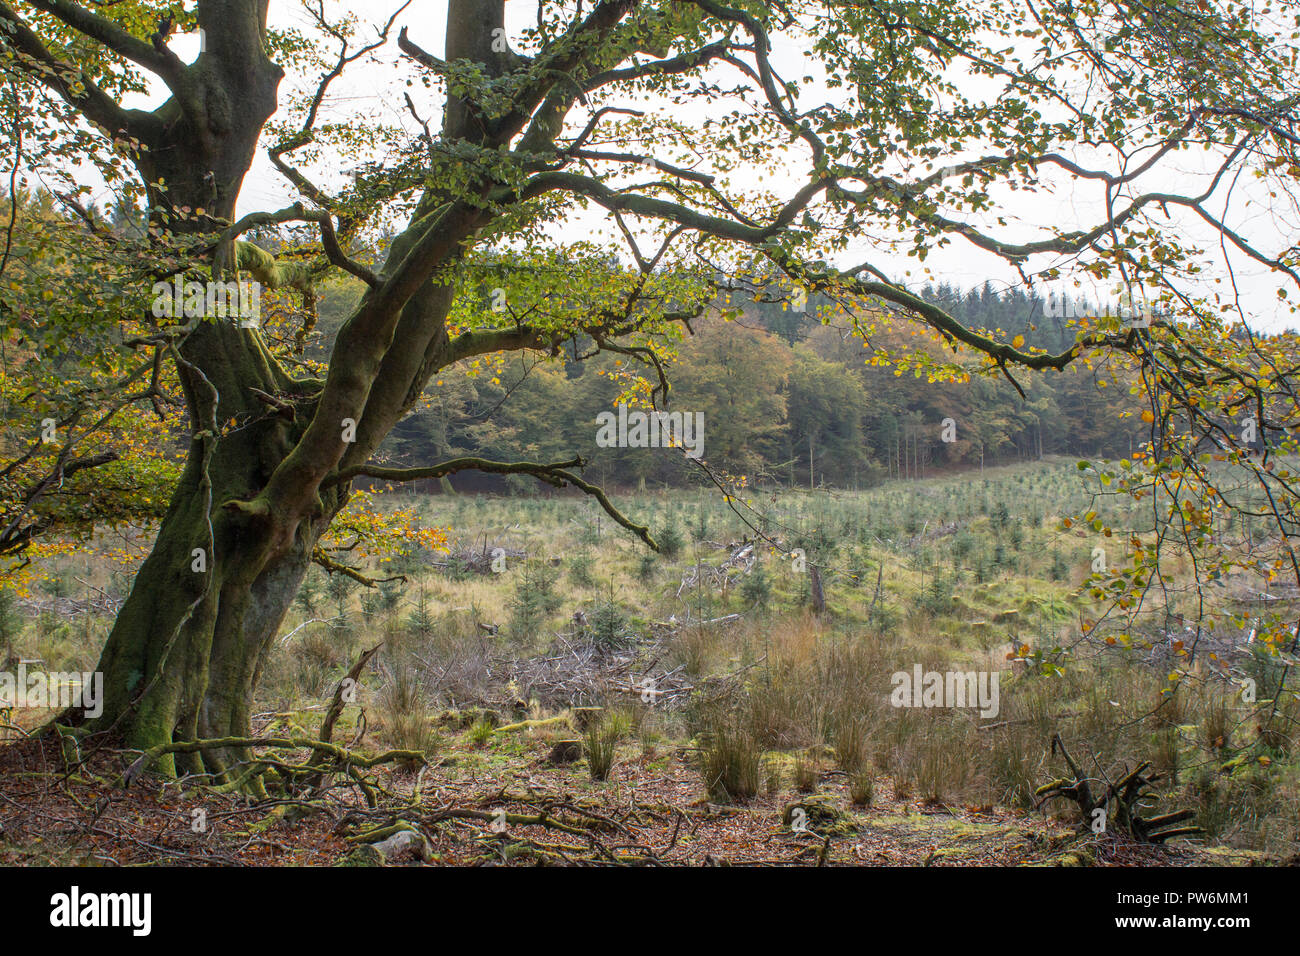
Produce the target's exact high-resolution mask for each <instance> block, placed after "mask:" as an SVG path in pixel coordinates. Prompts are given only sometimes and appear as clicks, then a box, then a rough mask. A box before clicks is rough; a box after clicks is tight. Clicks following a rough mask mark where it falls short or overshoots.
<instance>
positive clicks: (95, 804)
mask: <svg viewBox="0 0 1300 956" xmlns="http://www.w3.org/2000/svg"><path fill="white" fill-rule="evenodd" d="M627 749H628V751H629V752H628V753H627V755H626V756H624V757H623V759H620V761H619V762H618V763H617V764H616V765H615V766H614V768H613V770H612V772H611V774H610V776H609V778H608V779H607V780H606V781H603V782H594V781H592V780H591V779H590V776H589V773H588V772H587V769H586V764H585V761H583V760H578V761H577V762H575V763H572V764H568V765H561V766H555V765H552V764H551V763H550V762H549V760H548V753H549V750H550V745H549V744H547V743H546V742H545V741H543V740H540V739H538V740H530V739H529V736H528V735H525V736H522V737H520V738H519V739H518V740H516V741H514V742H513V743H511V744H510V745H509V746H504V747H494V748H490V749H485V748H483V747H482V746H476V745H474V744H473V743H471V742H469V741H468V739H464V740H456V739H450V738H448V739H447V746H446V747H445V748H444V749H443V750H442V751H440V753H439V754H438V756H437V757H436V758H435V759H434V760H433V761H432V762H431V763H430V764H429V765H428V766H427V767H426V768H425V769H424V770H422V771H421V772H419V773H417V772H415V771H414V770H402V769H398V768H394V767H390V768H384V769H381V770H379V771H377V772H375V773H374V774H373V775H372V776H371V777H370V778H369V780H370V782H371V783H372V785H373V786H374V787H375V790H376V793H377V795H378V799H377V806H376V807H374V808H370V807H368V806H367V802H366V800H365V799H363V796H362V793H361V792H360V791H359V790H358V789H357V788H355V787H352V786H342V785H338V784H336V785H335V788H334V789H330V790H327V791H326V793H325V794H324V795H323V799H317V800H316V805H315V809H314V810H313V811H312V812H307V813H302V812H301V804H298V803H297V802H295V801H271V802H263V803H260V804H258V803H252V802H249V801H247V800H245V799H243V798H241V797H238V796H235V795H230V794H222V793H218V792H215V791H214V790H213V789H212V788H209V787H200V786H195V785H193V784H192V783H187V782H184V781H181V782H177V781H170V782H164V781H162V780H160V779H157V778H150V777H141V778H137V779H136V780H135V781H133V782H132V783H131V785H130V786H129V787H123V786H122V784H121V775H122V772H123V771H124V770H125V769H126V768H127V766H128V765H129V764H130V759H129V757H130V755H128V754H124V753H108V752H104V751H101V752H100V753H99V754H96V755H95V756H93V757H92V758H91V759H90V760H89V761H88V762H87V764H85V765H83V766H82V767H81V768H80V769H79V770H77V771H76V772H75V773H73V774H71V775H70V776H69V775H67V774H66V773H65V772H64V770H63V769H62V767H63V763H62V760H61V755H60V753H59V750H58V749H57V747H55V746H53V745H51V744H39V743H37V742H35V741H34V740H30V739H29V740H27V741H24V742H21V743H18V744H11V745H7V746H5V747H3V748H2V749H0V865H6V866H22V865H56V866H58V865H64V866H66V865H91V866H98V865H108V866H113V865H171V866H210V865H227V866H300V865H307V866H330V865H340V864H341V865H377V864H379V863H381V862H387V863H390V864H397V865H420V864H422V863H423V864H434V865H454V866H483V865H515V866H520V865H547V864H552V865H565V864H588V865H615V864H622V865H637V864H640V865H674V866H717V865H724V866H725V865H757V866H789V865H794V866H821V865H825V866H843V865H859V866H972V865H973V866H1020V865H1049V866H1052V865H1056V866H1060V865H1064V866H1080V865H1096V866H1189V865H1217V866H1233V865H1261V864H1263V865H1267V864H1270V863H1282V862H1294V861H1283V860H1280V859H1275V858H1272V857H1269V856H1267V855H1265V854H1262V853H1258V852H1254V851H1248V850H1230V849H1226V848H1222V847H1206V846H1200V845H1197V844H1195V843H1192V842H1188V841H1182V840H1180V841H1178V842H1177V843H1175V844H1172V845H1170V846H1167V847H1159V846H1152V845H1142V844H1137V843H1134V842H1132V841H1131V840H1128V839H1126V838H1124V837H1123V836H1120V835H1102V836H1096V835H1092V834H1082V835H1081V834H1080V833H1079V831H1078V829H1077V828H1076V827H1073V826H1071V825H1069V824H1067V823H1065V822H1063V821H1059V820H1054V819H1052V818H1050V817H1048V816H1046V815H1044V814H1042V813H1033V812H1028V811H1016V810H1007V809H1002V808H994V807H977V806H947V805H927V804H926V803H925V802H923V801H920V800H917V799H909V798H907V797H904V796H899V795H897V794H896V793H895V792H894V790H893V781H892V780H891V779H889V778H888V777H886V776H883V775H882V776H881V777H879V778H878V779H877V789H876V793H875V795H874V798H873V801H872V804H871V806H869V807H860V806H854V805H852V803H851V801H850V799H849V797H848V794H847V792H846V785H845V781H844V777H843V775H842V774H840V773H838V772H836V771H823V772H822V773H821V775H820V777H819V779H818V780H817V783H816V788H815V792H814V793H800V792H797V791H794V790H791V789H785V790H780V791H777V792H772V793H765V794H761V795H760V796H758V797H756V798H755V799H753V800H752V801H750V802H748V803H745V804H739V805H718V804H715V803H710V802H709V801H708V800H707V799H706V798H705V797H704V796H703V794H702V789H701V786H700V776H699V770H698V768H697V767H695V766H692V759H693V758H692V754H691V752H690V750H689V749H688V748H671V747H665V748H651V749H649V750H647V751H645V752H638V751H637V750H636V748H627ZM417 779H418V786H419V793H420V796H419V799H418V802H412V795H413V792H414V790H415V788H416V786H417ZM794 808H802V809H803V811H804V817H803V818H804V819H806V820H807V823H806V825H805V827H804V828H802V832H797V831H799V830H800V829H801V828H798V827H795V826H792V825H791V822H790V821H791V812H792V810H793V809H794ZM501 811H504V813H502V812H501ZM398 820H401V821H404V822H403V823H402V824H401V825H402V826H410V827H411V828H412V829H413V830H415V831H417V832H419V833H420V835H421V839H420V840H416V841H413V842H412V844H411V846H409V847H407V848H406V849H404V850H403V851H401V852H399V853H397V854H396V855H393V856H385V857H382V858H381V856H380V854H379V853H377V852H375V851H374V850H372V849H371V848H370V847H371V846H372V845H373V842H377V841H375V840H374V836H375V835H381V834H386V833H388V832H389V828H391V826H392V825H393V824H394V822H395V821H398ZM530 821H531V822H530ZM367 840H371V841H372V843H371V844H369V845H368V844H367V842H366V841H367Z"/></svg>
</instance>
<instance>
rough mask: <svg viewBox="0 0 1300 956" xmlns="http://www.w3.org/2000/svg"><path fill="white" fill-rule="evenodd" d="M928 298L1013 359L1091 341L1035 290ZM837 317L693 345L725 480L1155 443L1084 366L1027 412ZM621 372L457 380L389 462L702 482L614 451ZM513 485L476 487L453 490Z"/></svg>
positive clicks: (777, 311)
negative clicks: (493, 462)
mask: <svg viewBox="0 0 1300 956" xmlns="http://www.w3.org/2000/svg"><path fill="white" fill-rule="evenodd" d="M351 291H352V290H351V289H345V288H339V289H337V291H336V292H335V293H334V294H332V295H326V296H325V297H324V298H323V299H322V303H321V309H322V312H321V323H320V328H321V331H322V332H323V333H324V336H323V340H321V341H320V342H319V345H320V347H321V349H322V354H323V350H324V348H326V347H328V345H329V341H328V340H329V338H330V337H331V336H332V334H333V331H334V330H335V329H336V328H337V323H338V321H340V320H341V318H342V315H343V311H344V309H345V308H346V306H347V304H348V300H350V299H351ZM920 292H921V294H922V295H923V297H924V298H926V299H927V300H929V301H931V302H934V303H936V304H939V305H941V306H943V307H944V308H945V309H947V310H948V311H949V312H950V313H951V314H952V315H953V316H954V317H955V318H957V319H958V320H960V321H961V322H963V323H964V324H967V325H969V326H972V327H976V328H983V329H988V330H990V331H996V334H997V335H998V336H999V337H1000V338H1005V339H1006V340H1008V341H1010V340H1012V339H1013V338H1014V337H1015V336H1018V335H1022V336H1024V338H1025V341H1026V343H1027V344H1028V345H1031V346H1037V347H1040V348H1044V349H1049V350H1052V351H1058V350H1064V349H1065V348H1067V347H1068V346H1069V345H1070V344H1071V343H1072V342H1073V341H1074V336H1075V327H1074V326H1072V325H1067V322H1068V319H1067V318H1065V317H1063V316H1062V315H1061V313H1062V312H1063V311H1064V310H1062V309H1060V308H1059V307H1057V306H1056V304H1055V303H1048V302H1046V301H1045V300H1044V299H1043V298H1040V297H1034V296H1028V295H1026V294H1025V293H1024V292H1023V291H1021V290H1018V289H1017V290H1012V291H1009V292H999V291H998V290H996V289H994V287H993V286H992V285H991V284H985V285H984V286H983V287H982V288H979V289H975V290H972V291H967V292H962V291H960V290H957V289H954V288H952V287H949V286H947V285H941V286H939V287H937V288H936V287H926V288H925V289H922V290H920ZM734 304H735V303H734V302H733V305H734ZM825 305H826V303H824V302H822V301H820V300H818V299H817V298H816V297H813V298H810V299H809V300H808V302H807V305H806V308H804V309H803V310H802V311H796V310H794V309H792V308H790V304H789V303H788V302H784V303H783V302H748V301H747V302H745V303H743V310H744V312H743V316H742V317H741V318H740V319H739V320H738V321H733V322H723V321H720V320H718V319H716V318H714V319H709V320H707V321H701V322H699V323H696V334H695V335H694V336H690V337H688V338H687V339H686V341H685V342H683V343H682V345H681V347H680V350H679V359H678V360H677V361H676V362H675V363H674V365H673V366H672V368H671V369H670V376H669V377H670V381H671V382H672V391H671V395H670V402H669V408H670V409H672V410H677V411H687V412H696V411H701V412H703V413H704V445H703V450H704V461H705V462H706V463H707V464H708V465H709V466H710V467H712V468H713V469H715V470H716V471H718V472H723V473H728V474H733V475H746V476H748V477H749V478H750V480H751V481H766V482H775V483H781V484H786V485H797V486H802V487H808V486H809V485H810V484H811V485H814V486H821V485H826V486H834V487H844V488H861V487H866V486H870V485H872V484H874V483H878V482H880V481H882V480H885V479H888V478H903V479H909V478H923V477H925V476H927V475H930V474H934V473H936V472H938V471H940V470H946V469H953V468H964V467H975V468H978V467H980V465H981V463H983V464H996V463H1006V462H1010V461H1017V460H1027V459H1035V458H1039V457H1041V456H1043V455H1051V454H1069V455H1077V456H1113V457H1118V456H1127V455H1128V454H1130V453H1131V452H1132V451H1133V450H1134V448H1135V447H1136V446H1137V444H1138V443H1139V442H1140V441H1141V440H1142V438H1143V430H1142V425H1141V422H1140V420H1139V419H1138V418H1137V417H1136V416H1123V415H1122V412H1124V411H1129V412H1133V411H1136V410H1137V405H1136V400H1135V399H1134V397H1133V396H1131V395H1130V394H1129V391H1128V387H1127V385H1126V384H1124V383H1117V382H1115V381H1114V380H1113V378H1114V375H1113V372H1112V371H1111V370H1109V369H1108V370H1103V371H1098V370H1093V369H1088V368H1085V367H1083V366H1082V364H1081V363H1080V365H1079V367H1072V368H1069V369H1067V370H1066V371H1064V372H1046V373H1033V372H1027V371H1023V370H1022V371H1018V372H1015V373H1014V374H1015V377H1016V380H1017V381H1018V382H1019V383H1020V385H1021V386H1022V387H1023V388H1024V390H1025V393H1026V397H1025V398H1022V397H1021V396H1020V395H1019V393H1018V392H1017V391H1016V389H1015V388H1014V387H1013V386H1012V385H1011V383H1010V382H1008V381H1006V380H1005V379H1004V378H1002V377H1001V376H997V377H990V376H985V375H980V376H975V377H973V378H972V379H971V380H970V381H969V382H965V383H952V382H930V381H928V379H927V376H926V375H924V374H923V375H921V376H920V377H916V376H914V374H913V373H912V372H911V371H908V372H905V373H904V374H902V375H897V374H895V369H894V368H892V367H889V366H883V365H882V366H873V365H870V364H869V363H868V359H869V357H870V355H871V354H872V350H871V349H869V348H864V346H863V342H862V340H861V339H860V338H857V337H855V336H852V335H847V334H845V330H844V329H843V328H842V327H840V326H843V325H845V320H844V319H843V318H842V317H841V318H840V319H839V320H832V321H831V323H830V324H829V325H826V324H823V322H822V315H823V311H822V309H823V306H825ZM1075 311H1076V310H1074V309H1071V310H1070V312H1075ZM1077 311H1083V310H1082V309H1079V310H1077ZM1051 313H1056V314H1055V315H1053V314H1051ZM871 343H872V345H874V346H884V347H887V348H889V349H890V350H891V351H900V350H904V349H913V350H915V349H925V350H927V351H929V352H930V353H931V354H933V355H934V356H936V357H937V358H938V357H950V356H951V352H950V351H948V350H945V349H941V348H940V346H939V345H938V344H937V343H935V342H933V341H931V340H929V339H928V338H926V337H924V336H921V335H918V334H917V329H916V326H915V324H914V323H911V322H907V321H903V320H890V319H888V318H885V319H882V320H880V321H878V322H877V331H876V332H875V333H873V334H872V336H871ZM617 361H618V356H606V355H602V356H599V357H597V358H595V359H590V360H587V361H581V362H574V361H571V360H570V361H565V360H562V359H556V360H550V361H547V360H541V359H539V358H538V357H535V356H518V357H515V358H514V360H513V361H511V362H510V363H509V364H507V365H506V366H505V367H503V368H499V369H494V370H479V371H478V372H477V373H471V372H469V371H468V370H461V369H458V370H455V371H450V372H448V373H444V374H442V375H440V376H439V378H438V379H437V381H436V382H435V383H433V384H431V385H430V388H429V390H428V393H427V396H426V400H425V402H424V403H423V404H422V405H421V407H419V408H418V409H417V410H416V411H415V412H413V413H412V414H411V415H410V416H409V417H408V418H407V419H406V420H405V421H403V422H402V423H401V424H400V425H399V426H398V427H397V428H396V429H395V430H394V432H393V434H392V435H391V436H390V438H389V440H388V441H387V443H386V444H385V446H384V448H383V449H382V451H383V454H384V455H385V456H386V457H387V458H388V459H390V460H391V461H392V462H394V463H399V464H404V465H410V466H414V465H419V464H428V463H432V462H436V461H440V460H444V459H447V458H451V457H455V456H460V455H474V456H481V457H484V458H490V459H497V460H510V459H520V458H526V459H528V460H532V461H559V460H564V459H568V458H571V457H573V456H574V455H575V454H576V455H581V456H583V457H584V458H586V459H588V460H589V461H590V470H589V472H588V476H589V477H593V478H594V479H595V480H598V481H601V482H603V483H605V484H608V485H613V486H625V487H626V486H636V487H642V486H649V487H654V486H657V485H668V486H673V485H681V484H684V483H692V482H698V481H700V480H702V479H703V475H702V473H701V472H700V470H699V469H698V468H697V467H696V466H695V465H694V464H693V463H691V462H690V461H688V460H686V459H685V457H684V456H683V455H682V454H681V452H680V451H677V450H673V449H635V448H600V447H598V446H597V443H596V434H597V427H598V426H597V420H596V416H597V414H598V413H599V412H601V411H603V410H607V409H609V408H611V407H612V406H613V404H614V402H615V400H616V398H617V396H618V395H619V393H620V392H621V390H622V388H623V387H624V386H625V384H626V382H625V380H624V379H623V378H622V377H621V376H620V375H619V373H620V372H621V371H623V370H626V368H627V361H626V359H624V360H623V362H622V364H621V365H618V364H616V362H617ZM1099 380H1104V381H1106V383H1107V384H1106V385H1105V386H1099ZM945 419H951V420H952V423H951V426H950V427H949V429H948V431H947V437H950V438H951V437H955V438H956V441H951V442H945V441H944V440H943V438H944V437H945V433H944V420H945ZM954 432H955V435H954ZM502 484H503V482H502V481H501V480H500V479H495V478H492V477H480V476H474V477H467V476H464V475H461V476H457V477H455V478H453V479H452V481H451V484H450V485H448V484H446V483H444V484H443V486H442V487H443V489H444V490H447V489H448V488H459V489H470V488H500V487H501V486H502ZM504 484H506V485H508V486H509V487H511V488H512V489H513V488H517V489H518V490H520V491H524V490H532V489H533V488H534V486H535V482H534V481H533V479H517V480H516V479H513V478H512V479H508V480H507V481H506V482H504ZM431 490H434V489H431Z"/></svg>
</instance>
